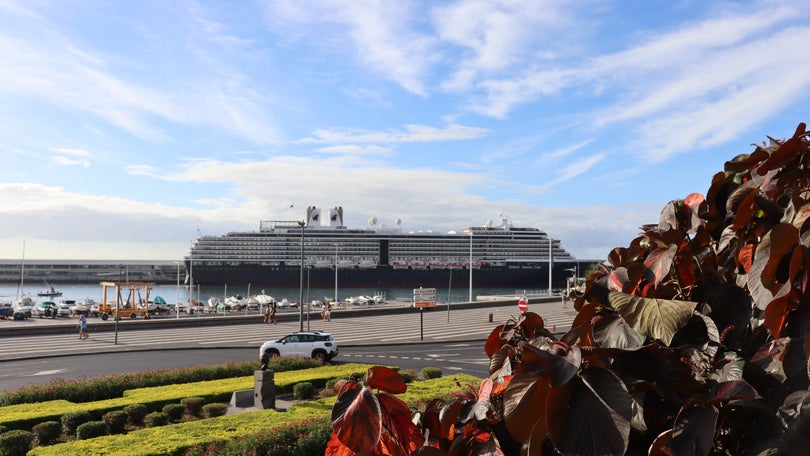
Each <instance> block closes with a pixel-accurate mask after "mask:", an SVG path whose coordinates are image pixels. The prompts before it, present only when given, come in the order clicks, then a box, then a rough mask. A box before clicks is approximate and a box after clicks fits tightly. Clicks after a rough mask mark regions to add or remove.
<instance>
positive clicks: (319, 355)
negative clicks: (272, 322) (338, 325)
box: [259, 331, 338, 362]
mask: <svg viewBox="0 0 810 456" xmlns="http://www.w3.org/2000/svg"><path fill="white" fill-rule="evenodd" d="M337 355H338V343H337V341H336V340H335V338H334V337H332V335H331V334H329V333H326V332H322V331H298V332H294V333H292V334H288V335H286V336H284V337H282V338H281V339H278V340H271V341H267V342H265V343H263V344H262V346H261V348H259V358H263V357H265V356H266V357H270V358H274V357H276V356H303V357H306V358H312V359H317V360H319V361H321V362H326V361H329V360H331V359H332V358H334V357H335V356H337Z"/></svg>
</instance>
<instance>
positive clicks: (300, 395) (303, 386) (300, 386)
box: [293, 382, 315, 400]
mask: <svg viewBox="0 0 810 456" xmlns="http://www.w3.org/2000/svg"><path fill="white" fill-rule="evenodd" d="M314 395H315V386H314V385H312V383H310V382H301V383H296V384H295V386H293V397H294V398H296V399H299V400H301V399H311V398H312V396H314Z"/></svg>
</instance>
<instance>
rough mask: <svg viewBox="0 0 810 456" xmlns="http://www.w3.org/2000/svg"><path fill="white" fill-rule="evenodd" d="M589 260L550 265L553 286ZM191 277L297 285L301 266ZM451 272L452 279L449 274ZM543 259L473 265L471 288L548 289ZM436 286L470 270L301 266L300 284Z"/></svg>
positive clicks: (197, 268) (205, 270) (200, 268)
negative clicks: (531, 261) (518, 262)
mask: <svg viewBox="0 0 810 456" xmlns="http://www.w3.org/2000/svg"><path fill="white" fill-rule="evenodd" d="M590 264H591V262H578V261H569V262H560V263H554V264H553V265H552V268H553V271H552V283H551V286H552V288H555V289H563V288H565V286H566V281H567V280H568V278H570V277H572V276H573V274H572V273H571V272H570V270H571V269H572V268H575V267H577V266H578V267H579V270H580V271H585V270H587V268H588V267H589V266H590ZM186 268H187V270H188V271H190V273H191V274H190V278H191V281H192V282H193V283H194V284H200V285H248V284H251V285H254V286H266V287H297V286H299V285H300V284H301V280H302V274H301V267H300V266H293V265H287V266H275V267H262V266H259V265H234V266H223V265H217V266H206V265H198V264H193V265H191V264H187V265H186ZM451 275H452V278H451ZM548 279H549V273H548V264H535V265H525V264H523V265H510V266H497V267H496V266H490V267H481V268H480V269H473V270H472V282H473V284H474V285H475V286H476V287H517V288H547V287H548ZM336 280H337V283H338V284H340V286H341V287H420V286H421V287H438V286H447V285H448V283H450V282H451V280H452V282H455V283H469V281H470V270H469V269H466V268H463V269H410V268H408V269H396V268H393V267H391V266H379V267H376V268H369V269H360V268H350V269H349V268H347V269H340V268H338V271H337V278H336V277H335V269H334V268H315V267H313V268H305V269H304V271H303V283H304V285H309V286H311V287H330V286H333V285H334V284H335V282H336Z"/></svg>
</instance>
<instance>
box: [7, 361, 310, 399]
mask: <svg viewBox="0 0 810 456" xmlns="http://www.w3.org/2000/svg"><path fill="white" fill-rule="evenodd" d="M259 365H260V364H259V362H258V361H256V362H249V361H244V362H239V363H224V364H219V365H215V366H192V367H184V368H179V369H163V370H151V371H143V372H135V373H126V374H118V375H106V376H102V377H95V378H90V379H80V380H72V381H67V380H64V379H61V378H57V379H54V380H52V381H51V382H49V383H46V384H42V385H26V386H22V387H20V388H17V389H15V390H12V391H5V392H0V406H8V405H15V404H33V403H38V402H49V401H54V400H58V399H63V400H66V401H71V402H91V401H99V400H102V399H113V398H117V397H121V395H122V394H123V393H124V391H126V390H129V389H133V388H148V387H151V386H161V385H168V384H172V383H190V382H197V381H201V380H217V379H223V378H232V377H243V376H247V375H253V372H254V371H255V370H256V369H258V368H259ZM321 365H322V364H321V363H319V362H317V361H315V360H312V359H309V358H302V357H296V356H291V357H282V358H274V359H271V360H270V369H272V370H273V371H274V372H286V371H290V370H299V369H308V368H311V367H317V366H321Z"/></svg>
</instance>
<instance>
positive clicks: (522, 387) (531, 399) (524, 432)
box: [503, 375, 551, 442]
mask: <svg viewBox="0 0 810 456" xmlns="http://www.w3.org/2000/svg"><path fill="white" fill-rule="evenodd" d="M550 389H551V386H550V385H549V384H548V382H547V381H546V380H545V379H543V378H542V377H540V376H539V375H516V376H515V377H514V378H513V379H512V381H511V382H509V386H508V387H507V388H506V391H504V394H503V415H504V416H503V418H504V422H505V423H506V428H507V429H508V430H509V433H510V434H512V437H514V438H515V439H516V440H518V441H521V442H522V441H525V440H526V439H528V438H529V436H530V435H531V433H532V430H533V429H534V427H535V424H536V423H537V422H538V420H540V419H541V418H543V417H544V416H545V413H546V396H547V395H548V392H549V390H550Z"/></svg>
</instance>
